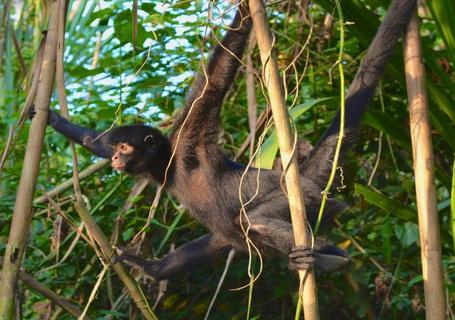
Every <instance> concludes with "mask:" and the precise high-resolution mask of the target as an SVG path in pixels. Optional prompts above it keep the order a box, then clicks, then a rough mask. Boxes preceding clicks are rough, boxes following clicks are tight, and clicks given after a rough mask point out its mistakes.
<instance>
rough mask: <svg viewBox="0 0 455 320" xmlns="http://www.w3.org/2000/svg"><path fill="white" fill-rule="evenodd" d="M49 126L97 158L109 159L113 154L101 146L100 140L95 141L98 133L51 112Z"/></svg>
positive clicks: (109, 149)
mask: <svg viewBox="0 0 455 320" xmlns="http://www.w3.org/2000/svg"><path fill="white" fill-rule="evenodd" d="M49 125H50V126H51V127H52V128H54V129H55V130H56V131H58V132H60V133H61V134H63V135H64V136H65V137H67V138H68V139H71V140H73V141H74V142H76V143H79V144H80V145H82V146H84V147H85V148H87V149H88V150H90V151H91V152H92V153H93V154H94V155H96V156H98V157H102V158H111V157H112V155H113V154H114V152H113V151H112V149H111V148H110V147H109V146H106V145H104V144H103V142H102V139H101V138H98V139H96V140H95V138H97V137H98V136H99V135H100V133H99V132H97V131H95V130H92V129H88V128H84V127H82V126H79V125H76V124H74V123H71V122H70V121H68V120H66V119H65V118H63V117H62V116H60V115H58V114H57V113H56V112H55V111H53V110H50V112H49ZM93 140H95V141H93Z"/></svg>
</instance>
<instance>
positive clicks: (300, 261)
mask: <svg viewBox="0 0 455 320" xmlns="http://www.w3.org/2000/svg"><path fill="white" fill-rule="evenodd" d="M315 261H316V259H315V257H314V253H313V250H312V249H311V248H310V247H305V246H295V247H293V248H292V249H291V252H290V253H289V269H291V270H309V269H311V268H313V266H314V263H315Z"/></svg>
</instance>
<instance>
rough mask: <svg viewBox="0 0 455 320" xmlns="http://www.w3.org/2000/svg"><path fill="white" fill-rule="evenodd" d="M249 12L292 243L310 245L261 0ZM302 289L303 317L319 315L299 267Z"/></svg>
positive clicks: (308, 275)
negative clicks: (280, 165) (280, 166)
mask: <svg viewBox="0 0 455 320" xmlns="http://www.w3.org/2000/svg"><path fill="white" fill-rule="evenodd" d="M249 5H250V12H251V16H252V18H253V28H254V33H255V35H256V39H257V42H258V46H259V51H260V55H261V60H262V64H263V66H264V71H263V76H264V82H265V86H266V87H267V91H268V95H269V99H270V105H271V108H272V113H273V118H274V120H275V126H276V130H277V135H278V144H279V147H280V154H281V158H282V161H283V167H284V168H287V170H286V172H285V179H286V187H287V191H288V198H289V208H290V211H291V219H292V227H293V231H294V239H295V243H296V245H303V246H308V247H310V246H311V238H310V235H309V234H308V232H307V228H306V226H307V224H306V212H305V203H304V198H303V190H302V186H301V181H300V174H299V167H298V163H297V157H296V154H295V152H293V145H294V142H295V141H294V139H293V135H292V133H291V127H290V123H289V116H288V113H287V109H286V105H285V99H284V90H283V87H282V82H281V78H280V75H279V70H278V65H277V62H276V59H275V57H274V55H273V53H272V52H271V50H272V47H273V43H272V34H271V32H270V28H269V25H268V22H267V15H266V12H265V6H264V3H263V1H262V0H251V1H250V3H249ZM299 277H300V283H301V285H302V290H301V291H300V290H299V291H300V292H299V293H300V296H301V299H302V303H303V310H304V315H305V319H306V320H313V319H319V310H318V302H317V293H316V280H315V277H314V272H313V270H309V271H306V272H305V271H303V270H302V271H299Z"/></svg>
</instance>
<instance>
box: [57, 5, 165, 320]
mask: <svg viewBox="0 0 455 320" xmlns="http://www.w3.org/2000/svg"><path fill="white" fill-rule="evenodd" d="M58 1H59V2H60V5H59V22H58V44H59V45H58V49H57V72H56V79H57V92H58V97H59V102H60V106H61V108H62V114H63V116H64V117H65V118H67V119H68V118H69V112H68V103H67V98H66V91H65V78H64V72H63V69H64V61H63V50H64V40H65V16H66V7H65V1H64V0H58ZM70 147H71V151H72V154H73V187H74V194H75V197H76V204H75V206H76V210H77V212H78V213H79V216H80V217H81V219H82V221H84V223H85V224H86V226H87V229H88V232H89V234H90V236H91V237H92V238H93V239H95V241H96V242H97V244H98V245H99V247H100V249H101V251H102V253H103V255H104V258H105V261H106V262H107V263H110V260H111V258H113V257H115V256H116V253H115V251H114V250H113V249H112V247H111V245H110V243H109V241H108V240H107V238H106V236H105V235H104V233H103V232H102V231H101V229H100V228H99V227H98V225H97V223H96V221H95V219H94V218H93V216H92V215H91V214H90V212H89V211H88V210H87V208H86V206H85V204H84V201H83V199H82V193H81V187H80V177H79V173H78V166H77V154H76V148H75V146H74V142H71V143H70ZM94 249H96V248H94ZM112 268H113V269H114V271H115V272H117V275H118V277H119V278H120V280H121V281H122V282H123V284H124V286H125V287H126V289H127V290H128V291H129V293H130V295H131V297H132V298H133V301H134V302H135V303H136V306H137V308H138V309H139V310H140V311H141V313H142V315H143V316H144V318H145V319H150V320H154V319H157V317H156V316H155V314H154V313H153V311H152V309H151V308H150V306H149V305H148V302H147V299H146V298H145V296H144V295H143V294H142V291H141V288H140V286H139V284H138V283H137V282H136V280H134V278H133V277H131V275H130V274H129V273H128V272H127V271H126V270H125V268H124V267H123V265H121V264H120V263H115V264H113V265H112ZM105 270H106V269H105ZM92 294H95V292H92ZM93 298H94V296H93V297H91V299H93ZM89 303H90V299H89ZM87 306H88V305H87ZM84 312H86V310H84Z"/></svg>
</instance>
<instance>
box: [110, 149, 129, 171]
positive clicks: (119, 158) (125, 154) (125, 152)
mask: <svg viewBox="0 0 455 320" xmlns="http://www.w3.org/2000/svg"><path fill="white" fill-rule="evenodd" d="M113 149H114V155H113V156H112V158H111V160H112V168H114V169H115V170H119V171H123V170H125V167H126V164H127V163H128V161H130V160H131V159H132V158H133V154H134V147H133V146H132V145H130V144H128V143H126V142H120V143H118V144H117V145H115V146H113Z"/></svg>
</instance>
